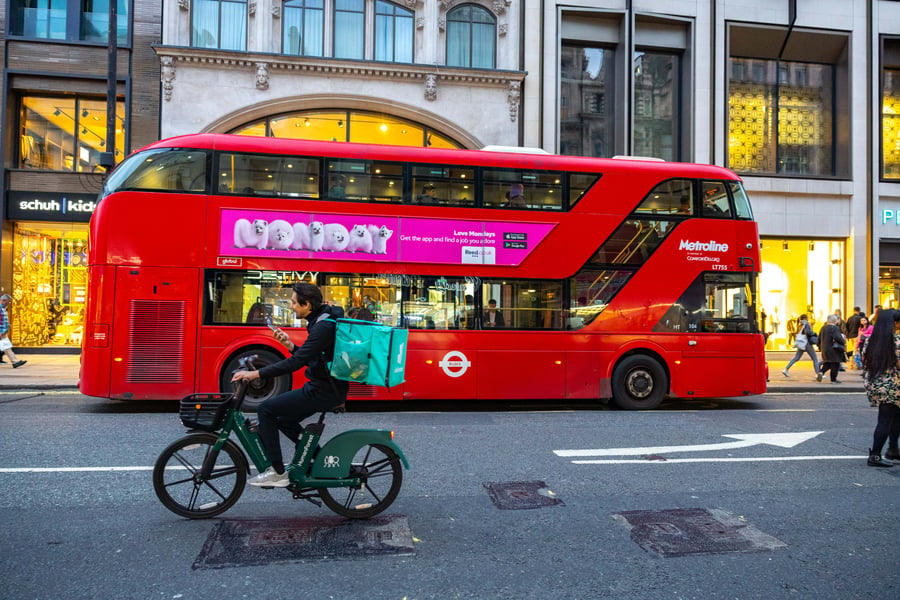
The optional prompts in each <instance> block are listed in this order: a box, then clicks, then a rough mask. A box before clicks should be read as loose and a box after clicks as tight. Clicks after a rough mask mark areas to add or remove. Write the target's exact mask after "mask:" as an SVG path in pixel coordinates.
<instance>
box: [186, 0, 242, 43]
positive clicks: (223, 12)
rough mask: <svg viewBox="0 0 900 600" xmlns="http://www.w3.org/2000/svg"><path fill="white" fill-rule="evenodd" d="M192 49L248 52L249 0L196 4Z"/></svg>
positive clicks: (207, 0)
mask: <svg viewBox="0 0 900 600" xmlns="http://www.w3.org/2000/svg"><path fill="white" fill-rule="evenodd" d="M191 45H192V46H194V47H195V48H219V49H221V50H246V49H247V1H246V0H194V3H193V6H192V9H191Z"/></svg>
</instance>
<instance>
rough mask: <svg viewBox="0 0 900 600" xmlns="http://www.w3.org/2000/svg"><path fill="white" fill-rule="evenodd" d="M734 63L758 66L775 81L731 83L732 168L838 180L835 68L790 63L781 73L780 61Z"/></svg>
mask: <svg viewBox="0 0 900 600" xmlns="http://www.w3.org/2000/svg"><path fill="white" fill-rule="evenodd" d="M731 61H732V62H738V61H750V62H753V63H756V65H757V66H759V67H761V68H763V69H765V71H766V72H767V73H769V74H770V76H769V77H768V78H766V79H765V80H764V81H763V82H756V81H735V80H732V81H731V82H730V83H729V93H730V102H729V113H728V114H729V166H730V167H731V168H732V169H734V170H735V171H739V172H745V173H779V174H787V175H832V174H834V168H833V165H832V158H833V153H834V141H833V140H834V133H833V130H832V122H833V119H834V67H832V66H831V65H816V64H804V63H794V62H790V63H780V65H781V69H780V70H776V68H775V66H776V61H771V60H761V59H744V58H732V59H731ZM749 70H750V71H752V69H749ZM732 71H733V70H732ZM779 73H780V74H781V76H780V77H778V78H777V80H776V75H778V74H779ZM797 73H803V76H802V77H798V76H797ZM801 82H802V83H801Z"/></svg>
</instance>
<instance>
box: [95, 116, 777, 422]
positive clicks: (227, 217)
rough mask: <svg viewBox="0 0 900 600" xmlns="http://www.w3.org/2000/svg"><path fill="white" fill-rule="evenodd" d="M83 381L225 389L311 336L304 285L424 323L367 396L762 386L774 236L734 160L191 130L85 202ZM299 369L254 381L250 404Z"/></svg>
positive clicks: (348, 304) (115, 386)
mask: <svg viewBox="0 0 900 600" xmlns="http://www.w3.org/2000/svg"><path fill="white" fill-rule="evenodd" d="M89 269H90V272H89V292H88V297H87V306H86V315H85V316H86V323H85V331H86V335H85V337H84V342H83V348H82V356H81V361H82V364H81V375H80V383H79V385H80V388H81V391H82V392H83V393H84V394H87V395H91V396H98V397H107V398H115V399H167V398H171V399H177V398H181V397H183V396H185V395H187V394H190V393H194V392H198V391H206V392H209V391H215V390H222V391H226V390H229V389H230V383H229V381H230V377H231V376H230V373H231V371H232V370H233V369H234V368H235V367H236V365H237V361H238V360H239V359H240V358H241V357H242V356H245V355H249V354H255V355H258V356H259V357H260V362H261V363H263V364H266V363H271V362H274V361H276V360H279V359H281V358H282V357H284V356H286V352H285V349H284V348H283V347H282V346H281V345H280V344H278V343H276V342H275V341H274V340H273V338H272V336H271V334H270V332H269V330H268V329H267V328H266V327H265V325H264V322H265V318H266V317H270V318H271V319H272V320H273V321H274V322H275V323H276V324H277V325H278V326H280V327H282V328H285V329H286V330H287V331H288V332H289V333H290V335H291V336H292V338H293V339H294V341H295V342H297V343H300V342H302V340H303V336H304V335H305V330H303V329H301V328H300V325H301V323H300V322H295V321H294V316H293V313H292V311H291V310H290V302H289V300H290V285H291V284H292V283H293V282H295V281H298V280H305V281H311V282H313V283H316V284H317V285H319V286H320V287H321V288H322V290H323V293H324V296H325V299H326V301H327V302H330V303H333V304H338V305H341V306H343V307H344V309H345V311H351V310H354V311H355V310H356V309H359V310H360V311H361V312H359V313H358V314H359V315H360V316H365V317H366V318H371V319H375V320H378V321H380V322H383V323H385V324H390V325H393V326H397V327H406V328H408V329H409V346H408V352H407V371H406V383H404V384H403V385H399V386H396V387H394V388H391V389H384V388H375V387H368V386H365V385H356V384H353V385H351V392H350V397H351V399H359V398H372V399H381V400H417V399H458V398H465V399H512V398H516V399H522V398H532V399H534V398H539V399H554V398H560V399H565V398H569V399H575V398H578V399H586V398H591V399H593V398H596V399H606V398H611V399H613V400H614V401H615V403H616V404H618V405H619V406H620V407H622V408H627V409H649V408H654V407H656V406H658V405H659V404H660V402H661V401H662V400H663V399H664V398H665V397H666V396H667V395H668V396H673V397H686V396H693V397H710V396H740V395H752V394H760V393H763V392H764V391H765V389H766V383H765V382H766V375H767V372H766V371H767V367H766V362H765V357H764V350H763V336H762V335H761V334H760V333H759V331H758V327H757V325H756V323H757V320H756V309H755V306H754V299H753V298H754V294H753V290H755V289H756V288H755V286H756V281H755V280H756V277H757V272H758V269H759V238H758V231H757V226H756V223H755V222H754V221H753V216H752V213H751V210H750V203H749V201H748V199H747V196H746V194H745V192H744V189H743V187H742V185H741V182H740V181H739V179H738V177H737V176H736V175H735V174H734V173H732V172H731V171H729V170H727V169H723V168H719V167H714V166H708V165H695V164H678V163H665V162H661V161H648V160H636V159H589V158H582V157H570V156H551V155H548V154H540V153H537V152H535V153H523V152H512V151H502V150H500V151H492V150H455V149H433V148H424V149H423V148H407V147H392V146H373V145H358V144H348V143H334V142H309V141H300V140H282V139H274V138H259V137H244V136H231V135H217V134H198V135H189V136H183V137H178V138H173V139H168V140H163V141H160V142H158V143H155V144H152V145H150V146H148V147H146V148H144V149H142V150H140V151H138V152H136V153H134V154H133V155H132V156H130V157H129V158H127V159H126V160H125V161H123V163H122V164H121V165H119V167H118V168H117V169H116V170H115V171H114V172H113V173H112V174H111V175H110V176H109V178H108V179H107V181H106V184H105V187H104V190H103V192H102V194H101V201H100V202H99V205H98V207H97V209H96V212H95V213H94V216H93V219H92V221H91V232H90V249H89ZM301 377H302V374H299V373H297V374H294V375H293V378H296V381H294V380H292V377H291V376H283V377H280V378H277V379H272V380H268V381H260V382H258V386H257V387H256V388H254V389H253V390H252V391H251V395H252V396H253V398H254V399H255V401H257V402H258V401H261V400H263V399H265V398H268V397H270V396H272V395H274V394H277V393H280V392H282V391H285V390H287V389H289V388H290V387H291V386H294V385H299V384H300V378H301Z"/></svg>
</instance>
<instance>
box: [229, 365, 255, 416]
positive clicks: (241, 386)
mask: <svg viewBox="0 0 900 600" xmlns="http://www.w3.org/2000/svg"><path fill="white" fill-rule="evenodd" d="M257 358H259V356H258V355H256V354H252V355H250V356H242V357H241V358H239V359H238V368H237V369H235V370H234V372H235V373H237V372H238V371H256V370H257V368H256V364H254V362H253V361H255V360H256V359H257ZM249 386H250V382H248V381H246V380H244V379H242V380H240V381H238V382H236V383H235V384H234V400H235V402H234V407H235V408H236V409H238V410H240V409H241V405H242V404H243V403H244V396H246V395H247V388H248V387H249Z"/></svg>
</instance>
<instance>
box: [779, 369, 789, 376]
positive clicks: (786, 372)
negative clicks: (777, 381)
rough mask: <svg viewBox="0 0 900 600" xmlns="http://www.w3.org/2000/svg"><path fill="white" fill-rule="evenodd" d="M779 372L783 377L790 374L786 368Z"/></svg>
mask: <svg viewBox="0 0 900 600" xmlns="http://www.w3.org/2000/svg"><path fill="white" fill-rule="evenodd" d="M781 374H782V375H784V376H785V377H790V376H791V374H790V373H788V370H787V369H785V370H783V371H782V372H781Z"/></svg>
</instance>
